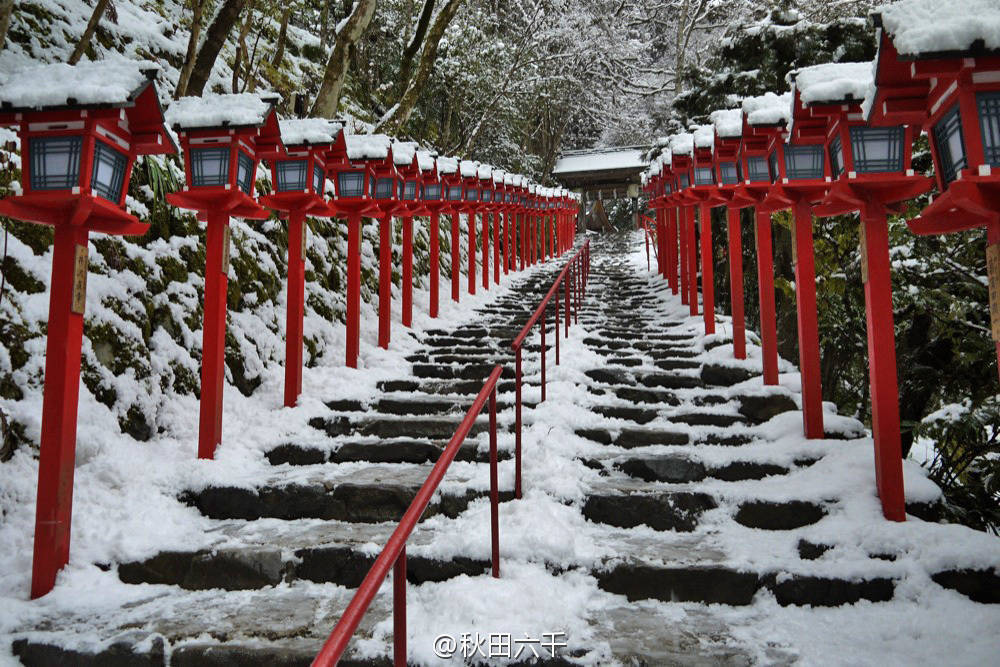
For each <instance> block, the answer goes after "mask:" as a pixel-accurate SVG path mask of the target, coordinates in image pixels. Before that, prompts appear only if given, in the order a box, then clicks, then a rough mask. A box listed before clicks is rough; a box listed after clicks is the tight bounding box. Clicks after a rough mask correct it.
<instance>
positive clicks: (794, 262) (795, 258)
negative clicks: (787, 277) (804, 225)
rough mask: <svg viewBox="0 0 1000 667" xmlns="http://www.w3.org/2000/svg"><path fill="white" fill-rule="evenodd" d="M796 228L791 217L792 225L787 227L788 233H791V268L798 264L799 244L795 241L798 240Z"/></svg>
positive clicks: (795, 223)
mask: <svg viewBox="0 0 1000 667" xmlns="http://www.w3.org/2000/svg"><path fill="white" fill-rule="evenodd" d="M797 227H798V222H796V220H795V217H794V216H792V224H790V225H789V226H788V229H789V231H791V232H792V266H795V265H797V264H798V263H799V244H798V243H797V241H796V239H797V238H798V234H797V232H796V230H797Z"/></svg>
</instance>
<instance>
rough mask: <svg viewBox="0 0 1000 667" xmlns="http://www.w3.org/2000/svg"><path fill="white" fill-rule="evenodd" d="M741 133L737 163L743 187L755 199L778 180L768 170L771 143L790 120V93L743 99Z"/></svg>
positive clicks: (779, 136)
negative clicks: (740, 171)
mask: <svg viewBox="0 0 1000 667" xmlns="http://www.w3.org/2000/svg"><path fill="white" fill-rule="evenodd" d="M741 110H742V113H743V132H742V137H741V138H740V150H739V162H740V167H741V168H742V172H743V173H742V176H743V181H744V184H745V185H746V186H747V187H748V188H750V189H751V191H752V192H751V191H748V193H749V194H752V195H753V196H754V197H756V198H757V199H760V198H761V197H763V196H764V195H766V194H767V191H768V189H769V187H770V185H771V183H773V182H774V180H775V179H776V178H777V174H776V172H772V171H771V162H770V160H769V154H770V153H769V152H770V148H771V143H772V140H778V141H782V140H783V138H782V135H783V132H784V130H785V127H786V126H787V125H788V124H789V123H790V122H791V118H792V94H791V92H786V93H783V94H781V95H776V94H774V93H764V94H763V95H758V96H755V97H747V98H744V99H743V102H742V105H741Z"/></svg>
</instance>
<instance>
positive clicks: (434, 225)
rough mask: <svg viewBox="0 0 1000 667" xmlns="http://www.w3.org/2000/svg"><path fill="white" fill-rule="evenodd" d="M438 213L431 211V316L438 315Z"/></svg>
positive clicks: (439, 252)
mask: <svg viewBox="0 0 1000 667" xmlns="http://www.w3.org/2000/svg"><path fill="white" fill-rule="evenodd" d="M439 223H440V215H438V213H437V212H434V213H431V231H430V237H431V238H430V245H431V248H430V264H431V266H430V290H431V295H430V297H431V298H430V305H429V307H428V310H429V312H430V316H431V317H437V316H438V290H439V289H440V281H441V239H440V237H439V233H440V232H439V231H438V230H439V227H440V224H439Z"/></svg>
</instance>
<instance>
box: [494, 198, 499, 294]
mask: <svg viewBox="0 0 1000 667" xmlns="http://www.w3.org/2000/svg"><path fill="white" fill-rule="evenodd" d="M492 218H493V282H494V283H495V284H498V285H499V284H500V214H499V213H494V214H493V215H492Z"/></svg>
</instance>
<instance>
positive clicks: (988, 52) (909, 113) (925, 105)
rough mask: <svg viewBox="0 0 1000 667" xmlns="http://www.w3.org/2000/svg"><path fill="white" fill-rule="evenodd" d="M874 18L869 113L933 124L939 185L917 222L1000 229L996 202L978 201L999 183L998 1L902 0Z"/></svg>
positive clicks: (883, 119) (932, 229) (897, 121)
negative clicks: (875, 50)
mask: <svg viewBox="0 0 1000 667" xmlns="http://www.w3.org/2000/svg"><path fill="white" fill-rule="evenodd" d="M873 18H874V21H875V25H876V27H877V28H878V42H879V44H878V55H877V56H876V59H875V67H874V85H873V86H872V87H871V88H870V90H869V94H868V96H867V98H866V100H865V104H864V112H865V113H866V114H867V120H868V122H869V124H871V125H873V126H879V127H885V126H890V127H891V126H896V125H914V126H917V127H920V128H922V129H923V130H924V131H926V132H927V133H928V134H929V135H930V138H931V142H930V144H931V156H932V157H933V159H934V167H935V169H934V171H935V177H936V179H937V185H938V189H939V190H940V191H941V195H940V196H938V197H937V198H935V200H934V201H933V202H932V203H931V204H930V205H929V206H928V207H926V208H925V209H924V210H923V212H922V213H921V215H920V217H918V218H916V219H914V220H911V221H909V223H908V224H909V226H910V228H911V229H912V230H913V231H914V232H916V233H918V234H934V233H942V232H953V231H961V230H966V229H972V228H976V227H981V226H986V227H987V228H989V227H991V226H994V225H995V220H996V215H997V214H996V209H995V207H993V206H987V207H985V208H984V207H983V206H982V204H981V201H982V200H983V198H984V197H985V198H986V199H985V200H986V201H992V200H993V199H992V198H993V197H995V194H991V193H995V191H996V187H997V183H1000V169H998V168H1000V77H998V76H997V72H998V71H1000V5H998V4H997V2H996V1H995V0H963V1H962V2H952V3H947V2H946V3H932V2H927V1H926V0H901V1H900V2H897V3H894V4H888V5H883V6H881V7H879V8H877V9H876V10H875V12H874V16H873ZM991 238H995V234H994V235H993V236H991ZM994 242H995V241H994Z"/></svg>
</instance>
